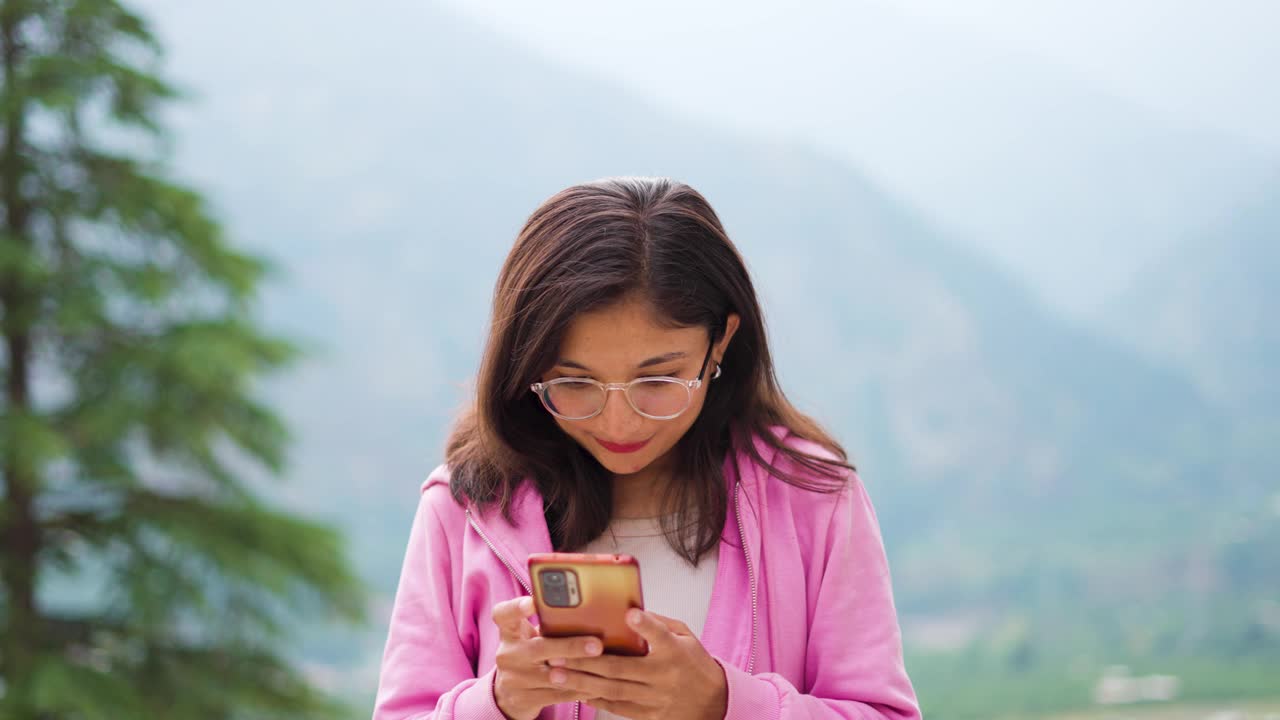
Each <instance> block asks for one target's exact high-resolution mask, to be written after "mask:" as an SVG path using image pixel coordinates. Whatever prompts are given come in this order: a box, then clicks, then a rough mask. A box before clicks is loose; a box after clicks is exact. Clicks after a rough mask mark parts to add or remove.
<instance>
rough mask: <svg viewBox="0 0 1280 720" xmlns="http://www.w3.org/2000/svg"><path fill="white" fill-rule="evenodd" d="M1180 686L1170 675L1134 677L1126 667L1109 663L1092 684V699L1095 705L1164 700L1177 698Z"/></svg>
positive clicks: (1175, 677) (1174, 677)
mask: <svg viewBox="0 0 1280 720" xmlns="http://www.w3.org/2000/svg"><path fill="white" fill-rule="evenodd" d="M1180 686H1181V681H1179V680H1178V678H1177V676H1174V675H1141V676H1134V675H1130V674H1129V668H1128V667H1127V666H1125V665H1112V666H1111V667H1109V668H1107V669H1106V671H1105V672H1103V674H1102V677H1101V678H1099V679H1098V682H1097V684H1095V685H1094V686H1093V701H1094V702H1095V703H1097V704H1099V705H1122V704H1125V703H1136V702H1167V701H1169V700H1175V699H1177V697H1178V690H1179V688H1180Z"/></svg>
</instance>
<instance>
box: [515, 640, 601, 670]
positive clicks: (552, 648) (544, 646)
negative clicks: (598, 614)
mask: <svg viewBox="0 0 1280 720" xmlns="http://www.w3.org/2000/svg"><path fill="white" fill-rule="evenodd" d="M525 646H526V647H527V648H528V655H529V658H530V659H531V660H534V661H536V662H540V663H541V662H549V661H551V660H566V661H567V660H569V659H570V658H586V657H596V656H597V655H599V654H600V653H602V652H604V645H603V644H602V643H601V642H600V638H598V637H594V636H591V635H586V636H578V637H567V638H549V637H542V636H538V637H535V638H531V639H529V640H528V641H527V642H526V643H525Z"/></svg>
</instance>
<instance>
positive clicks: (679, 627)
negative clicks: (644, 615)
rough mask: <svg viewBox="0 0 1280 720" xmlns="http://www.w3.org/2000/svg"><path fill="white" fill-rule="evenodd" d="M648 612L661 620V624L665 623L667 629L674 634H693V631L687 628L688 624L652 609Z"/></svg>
mask: <svg viewBox="0 0 1280 720" xmlns="http://www.w3.org/2000/svg"><path fill="white" fill-rule="evenodd" d="M649 614H650V615H652V616H654V617H656V618H658V619H659V620H661V621H662V624H663V625H666V626H667V629H668V630H670V631H671V632H673V633H675V634H676V635H693V631H692V630H690V629H689V626H688V625H685V624H684V623H682V622H680V621H679V620H677V619H675V618H670V617H667V616H666V615H659V614H658V613H656V612H653V611H652V610H650V611H649Z"/></svg>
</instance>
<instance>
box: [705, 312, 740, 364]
mask: <svg viewBox="0 0 1280 720" xmlns="http://www.w3.org/2000/svg"><path fill="white" fill-rule="evenodd" d="M741 324H742V318H741V317H739V316H738V313H729V316H728V317H726V318H725V320H724V336H723V337H721V338H720V342H718V343H716V349H715V352H713V353H711V355H712V359H714V360H715V361H716V362H720V361H721V360H723V359H724V354H725V351H726V350H728V349H729V341H730V340H733V334H734V333H736V332H738V326H739V325H741Z"/></svg>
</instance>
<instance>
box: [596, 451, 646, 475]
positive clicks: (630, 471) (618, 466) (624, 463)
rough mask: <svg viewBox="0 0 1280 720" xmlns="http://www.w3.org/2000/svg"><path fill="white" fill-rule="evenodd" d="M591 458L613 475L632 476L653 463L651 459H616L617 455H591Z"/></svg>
mask: <svg viewBox="0 0 1280 720" xmlns="http://www.w3.org/2000/svg"><path fill="white" fill-rule="evenodd" d="M592 457H594V458H595V459H596V462H598V463H600V464H601V465H602V466H604V469H606V470H608V471H609V472H611V473H613V474H614V475H634V474H636V473H638V472H640V471H641V470H644V469H645V468H647V467H649V465H650V463H652V462H653V458H647V457H646V458H628V457H618V456H617V455H598V454H595V453H592Z"/></svg>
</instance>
